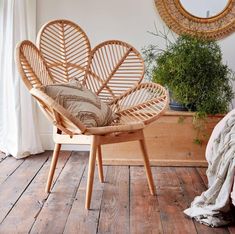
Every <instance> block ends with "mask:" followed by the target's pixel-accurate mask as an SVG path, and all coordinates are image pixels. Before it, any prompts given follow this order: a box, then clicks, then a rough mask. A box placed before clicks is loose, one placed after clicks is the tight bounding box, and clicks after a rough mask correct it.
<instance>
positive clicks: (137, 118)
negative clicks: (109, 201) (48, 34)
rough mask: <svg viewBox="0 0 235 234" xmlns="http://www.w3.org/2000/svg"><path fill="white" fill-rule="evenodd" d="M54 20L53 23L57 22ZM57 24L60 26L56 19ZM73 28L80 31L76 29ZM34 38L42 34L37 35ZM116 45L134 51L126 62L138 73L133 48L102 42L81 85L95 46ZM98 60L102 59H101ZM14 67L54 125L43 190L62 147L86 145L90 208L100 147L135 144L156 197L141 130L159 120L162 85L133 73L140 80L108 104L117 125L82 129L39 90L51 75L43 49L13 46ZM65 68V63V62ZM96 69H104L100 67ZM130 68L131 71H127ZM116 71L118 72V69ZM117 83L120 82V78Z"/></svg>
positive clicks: (163, 97) (164, 94) (162, 105)
mask: <svg viewBox="0 0 235 234" xmlns="http://www.w3.org/2000/svg"><path fill="white" fill-rule="evenodd" d="M53 22H54V23H56V22H57V21H53ZM58 22H61V20H59V21H58ZM65 23H66V22H65ZM49 25H51V23H49ZM45 27H47V25H45V26H44V27H43V30H41V32H45ZM75 28H76V27H75ZM77 28H78V29H79V27H77ZM82 32H83V31H82ZM39 35H42V34H41V33H40V34H39ZM39 42H40V40H39ZM119 44H120V46H122V47H121V49H120V50H125V48H126V47H127V48H128V51H131V53H133V54H131V55H130V58H129V60H128V63H129V61H131V62H130V64H133V63H134V64H137V63H138V64H140V65H138V68H139V66H140V67H141V69H144V66H143V60H142V58H141V56H140V54H139V53H138V51H136V50H135V49H134V48H133V47H131V46H130V45H129V44H127V43H124V42H120V41H108V42H104V43H101V44H100V45H98V46H97V47H95V48H94V49H93V50H92V52H91V53H90V55H91V56H90V57H89V60H88V66H87V71H85V75H84V77H85V78H84V80H83V81H84V84H86V79H88V76H90V75H91V74H92V70H91V69H90V67H89V66H91V64H92V63H93V59H94V58H95V55H96V51H99V50H100V48H103V46H106V45H108V46H113V45H115V46H116V45H119ZM87 45H89V43H88V44H86V46H87ZM39 48H40V46H39ZM97 53H98V52H97ZM128 53H129V52H128ZM119 54H120V52H119ZM127 55H129V54H127ZM124 60H125V59H124ZM124 60H123V61H124ZM100 61H104V59H103V60H100ZM16 63H17V66H18V70H19V72H20V74H21V77H22V80H23V81H24V83H25V85H26V87H27V88H28V89H29V92H30V93H31V95H32V96H33V97H35V98H36V100H37V101H38V103H39V106H40V107H41V109H42V110H43V112H44V113H45V115H46V116H47V117H48V119H49V120H50V121H51V122H52V123H53V125H54V132H53V140H54V142H55V147H54V152H53V156H52V162H51V166H50V171H49V175H48V180H47V184H46V192H48V193H49V192H50V189H51V184H52V180H53V176H54V172H55V168H56V164H57V161H58V157H59V153H60V150H61V145H62V144H81V143H90V144H91V150H90V155H89V168H88V181H87V192H86V202H85V207H86V208H87V209H90V204H91V196H92V187H93V180H94V171H95V163H96V160H97V165H98V172H99V179H100V181H101V182H104V175H103V168H102V149H101V147H102V145H105V144H114V143H120V142H128V141H139V144H140V149H141V151H142V156H143V162H144V167H145V170H146V175H147V181H148V186H149V189H150V193H151V194H152V195H154V194H155V186H154V181H153V176H152V173H151V168H150V162H149V157H148V153H147V147H146V142H145V138H144V132H143V129H144V127H145V126H146V125H147V124H149V123H151V122H152V121H155V120H156V119H157V118H159V117H160V115H161V114H162V113H163V111H164V110H165V108H166V106H167V104H168V96H167V92H166V90H165V89H164V88H163V87H162V86H160V85H158V84H154V83H140V81H141V80H142V78H143V74H144V70H141V73H140V72H139V71H138V72H137V73H138V74H139V76H138V79H135V78H134V79H133V85H132V86H133V87H132V88H130V87H129V86H128V87H127V88H126V91H124V93H123V94H122V95H119V96H118V95H113V96H112V100H109V102H108V103H109V105H110V106H111V108H113V110H114V111H116V113H117V115H118V116H119V118H120V121H119V123H114V124H111V125H110V126H104V127H93V128H87V127H86V126H85V125H83V123H82V122H81V121H80V120H79V119H76V118H75V117H74V116H72V115H71V114H70V113H69V112H68V111H67V110H66V109H65V108H64V107H63V106H61V105H59V104H58V103H57V102H56V101H55V100H53V99H52V98H50V97H49V96H48V95H47V94H45V93H44V92H43V91H42V90H41V89H40V87H41V86H42V85H44V84H45V85H46V84H50V83H54V80H53V74H52V73H51V71H50V68H49V65H48V63H47V61H46V60H45V59H44V56H43V52H42V51H40V50H39V49H37V47H36V46H35V45H34V44H33V43H32V42H30V41H23V42H21V43H19V44H18V46H17V49H16ZM121 65H122V63H120V64H119V65H118V66H116V67H115V69H116V71H117V70H118V69H119V68H120V67H121ZM64 66H67V65H66V64H65V65H64ZM75 66H76V65H75ZM100 66H101V67H104V66H103V65H100ZM127 67H128V68H129V67H131V66H129V65H128V66H127ZM131 69H132V70H133V68H132V67H131ZM132 70H131V71H132ZM137 70H138V69H137ZM121 71H123V68H122V70H121ZM114 73H115V72H113V74H114ZM129 73H130V72H129V71H128V69H127V74H129ZM131 74H132V72H131ZM135 77H136V76H135ZM65 79H66V78H65ZM102 79H103V78H102ZM105 79H106V78H105ZM110 79H111V76H110V77H109V78H108V79H107V80H106V81H105V80H104V83H103V84H101V85H102V87H105V86H106V85H107V83H108V82H109V81H110ZM118 79H119V78H118ZM121 79H123V78H122V77H121ZM68 80H69V78H68ZM118 82H121V80H120V81H119V80H118ZM99 92H101V89H99ZM113 92H115V86H114V91H113V90H111V92H110V93H111V94H113ZM141 95H144V96H147V97H146V98H145V97H141V98H140V97H139V96H141ZM132 119H134V120H132ZM122 121H123V122H122Z"/></svg>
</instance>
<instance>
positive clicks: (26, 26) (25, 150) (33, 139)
mask: <svg viewBox="0 0 235 234" xmlns="http://www.w3.org/2000/svg"><path fill="white" fill-rule="evenodd" d="M35 37H36V0H0V151H3V152H5V153H6V154H10V155H12V156H14V157H16V158H23V157H26V156H28V155H30V154H37V153H41V152H43V148H42V145H41V142H40V138H39V133H38V130H37V124H36V122H37V119H36V117H37V115H36V106H35V105H36V104H35V102H34V100H32V98H31V96H30V94H29V92H28V91H27V90H26V88H25V87H24V84H23V83H22V81H21V78H20V76H19V74H18V71H17V68H16V65H15V61H14V53H15V46H16V44H17V43H18V42H19V41H22V40H24V39H29V40H32V41H35Z"/></svg>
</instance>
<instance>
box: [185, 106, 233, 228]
mask: <svg viewBox="0 0 235 234" xmlns="http://www.w3.org/2000/svg"><path fill="white" fill-rule="evenodd" d="M234 155H235V110H232V111H231V112H229V113H228V114H227V115H226V116H225V117H224V118H223V119H222V120H221V121H220V122H219V123H218V124H217V125H216V127H215V128H214V130H213V132H212V135H211V137H210V140H209V142H208V145H207V148H206V159H207V161H208V169H207V177H208V189H207V190H206V191H205V192H203V193H202V194H201V195H200V196H198V197H195V199H194V201H193V202H192V204H191V207H190V208H188V209H186V210H184V213H185V214H186V215H188V216H189V217H191V218H195V219H196V220H197V221H199V222H201V223H203V224H206V225H209V226H213V227H218V226H222V225H226V224H228V223H230V222H231V221H232V218H233V216H235V214H232V213H231V211H230V209H231V204H230V203H231V200H230V193H231V189H232V184H233V179H234V172H235V157H234Z"/></svg>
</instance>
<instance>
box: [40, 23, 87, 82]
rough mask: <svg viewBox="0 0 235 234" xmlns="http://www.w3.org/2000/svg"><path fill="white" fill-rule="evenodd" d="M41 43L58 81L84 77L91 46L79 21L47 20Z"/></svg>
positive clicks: (54, 76) (50, 67)
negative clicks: (76, 22)
mask: <svg viewBox="0 0 235 234" xmlns="http://www.w3.org/2000/svg"><path fill="white" fill-rule="evenodd" d="M37 44H38V47H39V49H40V51H41V53H42V55H43V57H44V59H45V60H46V62H47V65H48V69H49V70H50V72H51V74H52V77H53V80H54V81H55V82H56V83H64V82H68V80H69V79H71V78H76V79H78V80H82V79H83V78H84V75H85V72H86V70H87V64H88V57H89V55H90V51H91V47H90V42H89V39H88V37H87V35H86V34H85V32H84V31H83V30H82V29H81V28H80V27H79V26H78V25H77V24H75V23H73V22H71V21H69V20H54V21H51V22H49V23H47V24H45V25H44V26H43V27H42V29H41V30H40V32H39V34H38V39H37Z"/></svg>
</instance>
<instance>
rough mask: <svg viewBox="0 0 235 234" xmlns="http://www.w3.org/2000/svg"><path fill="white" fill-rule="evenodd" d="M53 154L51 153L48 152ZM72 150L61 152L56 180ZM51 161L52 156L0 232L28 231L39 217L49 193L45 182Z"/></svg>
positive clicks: (0, 227) (0, 226) (4, 222)
mask: <svg viewBox="0 0 235 234" xmlns="http://www.w3.org/2000/svg"><path fill="white" fill-rule="evenodd" d="M47 154H48V155H51V153H49V152H48V153H47ZM70 154H71V152H68V151H67V152H66V151H64V152H61V153H60V157H59V160H58V164H57V167H56V170H55V176H54V181H55V180H56V179H57V178H58V176H59V175H60V172H61V170H62V169H63V167H64V165H65V163H66V161H67V159H68V157H69V156H70ZM50 163H51V158H50V160H48V161H47V162H46V163H45V164H44V166H43V167H42V169H41V170H40V171H39V173H38V174H37V175H36V177H35V178H34V180H33V181H32V182H31V184H30V185H29V187H28V188H27V190H26V191H25V192H24V193H23V195H22V196H21V197H20V199H19V200H18V202H17V203H16V205H15V206H14V209H12V211H11V212H10V213H9V214H8V215H7V217H6V218H5V219H4V221H3V223H2V224H1V225H0V233H2V234H3V233H6V234H7V233H28V232H29V230H30V229H31V226H32V225H33V223H34V221H35V220H36V219H37V215H38V214H39V212H40V210H41V208H42V207H43V204H44V202H45V201H46V199H47V197H48V194H46V193H45V184H46V180H47V175H48V171H49V167H50ZM22 217H24V218H23V222H22Z"/></svg>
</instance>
